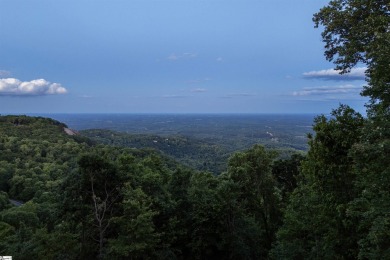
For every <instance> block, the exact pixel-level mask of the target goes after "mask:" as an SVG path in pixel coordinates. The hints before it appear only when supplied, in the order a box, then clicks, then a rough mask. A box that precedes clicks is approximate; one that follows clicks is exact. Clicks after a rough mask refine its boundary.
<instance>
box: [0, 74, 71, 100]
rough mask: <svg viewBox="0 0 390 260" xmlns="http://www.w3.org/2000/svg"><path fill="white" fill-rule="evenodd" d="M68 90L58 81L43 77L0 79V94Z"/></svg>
mask: <svg viewBox="0 0 390 260" xmlns="http://www.w3.org/2000/svg"><path fill="white" fill-rule="evenodd" d="M67 92H68V91H67V90H66V88H64V87H63V86H61V84H59V83H50V82H49V81H46V80H44V79H35V80H31V81H20V80H18V79H15V78H5V79H0V96H42V95H56V94H66V93H67Z"/></svg>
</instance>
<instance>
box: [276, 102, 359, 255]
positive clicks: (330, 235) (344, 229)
mask: <svg viewBox="0 0 390 260" xmlns="http://www.w3.org/2000/svg"><path fill="white" fill-rule="evenodd" d="M363 122H364V120H363V117H362V116H361V115H360V114H358V113H356V112H355V111H353V110H352V109H351V108H349V107H348V106H341V107H340V108H338V109H336V110H334V111H333V112H332V118H331V119H328V118H326V117H325V116H319V117H317V118H316V119H315V125H314V131H315V132H316V135H315V137H313V136H311V137H310V141H309V145H310V150H309V152H308V155H307V159H306V160H305V161H304V162H303V163H302V172H301V175H300V176H299V182H298V187H297V188H296V189H295V190H294V192H293V193H292V195H291V199H290V204H289V205H288V207H287V209H286V212H285V216H284V225H283V226H282V228H281V229H280V230H279V231H278V234H277V237H278V242H277V245H276V249H275V250H274V251H273V253H274V256H275V257H276V258H283V259H284V258H287V259H298V258H305V259H306V258H308V259H311V258H316V259H345V258H346V259H350V258H356V256H357V237H356V235H355V233H356V230H355V227H354V224H355V223H351V221H350V220H349V219H347V217H346V209H347V205H348V203H349V202H350V201H352V200H353V199H354V198H355V196H356V189H355V187H354V181H355V178H356V175H355V173H354V160H353V158H352V157H351V156H350V151H351V149H352V147H353V145H354V144H355V143H356V142H357V141H358V140H359V137H360V132H361V128H362V126H363Z"/></svg>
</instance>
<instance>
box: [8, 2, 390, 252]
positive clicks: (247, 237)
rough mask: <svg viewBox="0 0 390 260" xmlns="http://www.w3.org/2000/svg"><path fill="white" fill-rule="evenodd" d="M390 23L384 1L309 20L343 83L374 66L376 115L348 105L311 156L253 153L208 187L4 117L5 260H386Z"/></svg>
mask: <svg viewBox="0 0 390 260" xmlns="http://www.w3.org/2000/svg"><path fill="white" fill-rule="evenodd" d="M389 13H390V6H389V1H388V0H383V1H379V0H378V1H368V0H363V1H360V0H359V1H358V0H341V1H330V3H329V4H328V5H327V6H326V7H324V8H322V9H321V10H320V11H319V12H318V13H316V14H315V15H314V18H313V20H314V22H315V24H316V26H317V27H323V28H324V32H323V34H322V37H323V41H324V43H325V49H326V51H325V55H326V58H327V59H328V60H330V61H333V62H334V63H335V65H336V68H337V69H339V70H340V72H341V73H348V72H349V71H350V70H351V68H353V67H354V66H356V65H357V64H364V65H366V66H367V70H366V81H367V85H366V86H365V87H364V90H363V92H362V95H363V96H366V97H368V98H369V99H370V101H369V102H368V103H367V105H366V107H367V115H365V116H362V115H361V114H359V113H358V112H356V111H354V110H353V109H352V108H351V107H349V106H348V105H340V106H339V107H338V108H335V109H334V110H333V111H332V112H331V116H329V117H328V116H325V115H319V116H317V117H316V118H315V120H314V122H313V130H314V134H310V135H309V136H308V139H309V150H308V152H307V154H306V155H302V154H294V155H291V156H290V157H289V158H287V159H281V158H280V157H278V152H277V151H275V150H273V149H268V148H267V149H266V148H265V147H263V146H261V145H255V146H253V147H252V148H250V149H248V150H245V151H238V152H236V153H234V154H232V155H231V156H230V157H229V158H228V159H227V168H226V170H223V171H221V172H217V173H211V172H208V171H203V170H199V169H193V168H191V167H189V166H188V165H183V164H181V163H179V162H177V161H176V160H174V159H173V158H172V157H168V156H166V155H165V154H164V153H160V152H159V151H157V150H153V149H143V148H129V147H120V146H113V145H109V144H101V143H98V142H96V140H95V141H94V140H92V139H90V138H88V137H85V136H82V135H69V134H67V133H66V132H65V131H64V129H66V128H67V126H66V125H65V124H63V123H61V122H58V121H55V120H53V119H48V118H42V117H27V116H1V117H0V238H1V239H0V255H12V256H13V257H14V258H15V259H34V258H36V259H390V94H389V89H390V86H389V84H390V73H389V71H390V66H389V64H390V63H389V60H390V33H389V24H390V17H389ZM17 202H20V203H21V205H19V204H18V203H17ZM16 204H17V205H16Z"/></svg>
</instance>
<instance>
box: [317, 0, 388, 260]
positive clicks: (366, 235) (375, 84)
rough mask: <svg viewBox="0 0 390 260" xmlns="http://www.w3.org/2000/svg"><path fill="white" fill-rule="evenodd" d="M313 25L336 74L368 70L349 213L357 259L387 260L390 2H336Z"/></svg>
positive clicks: (383, 0)
mask: <svg viewBox="0 0 390 260" xmlns="http://www.w3.org/2000/svg"><path fill="white" fill-rule="evenodd" d="M314 22H315V23H316V26H320V25H323V26H324V32H323V33H322V37H323V41H324V42H325V48H326V51H325V55H326V58H327V59H328V60H333V61H334V63H335V64H336V65H337V66H336V68H338V69H341V70H342V72H348V71H349V70H350V69H351V68H352V67H354V66H355V65H357V64H359V63H363V64H365V65H366V66H367V71H366V80H367V82H368V85H367V86H366V87H365V88H364V90H363V92H362V94H363V95H364V96H368V97H369V98H370V102H369V103H368V104H367V107H368V110H367V112H368V113H367V114H368V120H367V122H366V126H365V128H364V131H363V137H362V138H361V142H360V143H359V144H356V145H355V147H354V148H353V156H354V158H355V161H356V164H355V169H356V174H357V180H356V183H357V185H356V187H358V188H359V194H358V196H357V198H356V199H355V200H354V201H353V202H352V203H351V204H350V207H349V210H348V212H349V214H350V216H353V217H356V218H357V219H358V223H359V225H358V226H359V232H360V234H361V239H360V241H359V245H360V250H359V257H360V258H370V259H386V258H390V252H389V251H390V250H389V248H390V245H389V242H388V241H390V224H389V223H390V216H389V212H390V204H389V203H388V201H390V194H389V190H390V159H389V158H390V130H389V129H390V73H389V72H390V1H389V0H375V1H372V0H334V1H331V2H330V3H329V5H327V6H325V7H324V8H322V9H321V10H320V11H319V12H318V13H317V14H315V15H314Z"/></svg>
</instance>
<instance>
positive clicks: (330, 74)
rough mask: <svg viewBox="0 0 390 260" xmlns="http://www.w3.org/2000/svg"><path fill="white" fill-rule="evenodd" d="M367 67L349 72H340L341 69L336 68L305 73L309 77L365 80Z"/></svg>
mask: <svg viewBox="0 0 390 260" xmlns="http://www.w3.org/2000/svg"><path fill="white" fill-rule="evenodd" d="M366 70H367V68H366V67H359V68H353V69H351V71H350V72H349V73H345V74H340V71H338V70H334V69H327V70H318V71H310V72H305V73H303V76H304V77H305V78H307V79H323V80H364V79H365V71H366Z"/></svg>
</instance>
